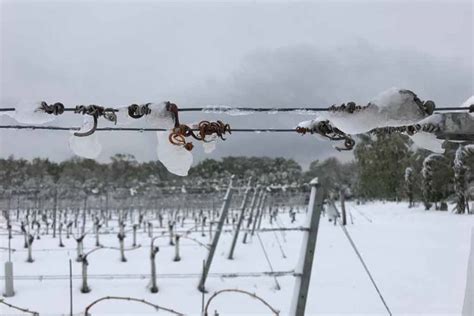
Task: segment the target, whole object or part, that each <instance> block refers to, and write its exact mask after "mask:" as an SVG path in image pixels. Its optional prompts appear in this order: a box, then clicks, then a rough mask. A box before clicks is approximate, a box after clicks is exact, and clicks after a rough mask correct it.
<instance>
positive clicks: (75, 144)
mask: <svg viewBox="0 0 474 316" xmlns="http://www.w3.org/2000/svg"><path fill="white" fill-rule="evenodd" d="M93 125H94V121H93V118H92V116H88V115H86V116H84V122H83V124H82V126H81V129H80V130H79V131H80V132H85V131H88V130H90V129H91V128H92V126H93ZM69 148H71V150H72V151H73V152H74V153H75V154H76V155H78V156H81V157H84V158H89V159H95V158H97V157H98V156H99V154H100V152H101V151H102V145H101V144H100V142H99V136H98V135H97V133H94V134H92V135H89V136H85V137H80V136H74V135H71V137H69Z"/></svg>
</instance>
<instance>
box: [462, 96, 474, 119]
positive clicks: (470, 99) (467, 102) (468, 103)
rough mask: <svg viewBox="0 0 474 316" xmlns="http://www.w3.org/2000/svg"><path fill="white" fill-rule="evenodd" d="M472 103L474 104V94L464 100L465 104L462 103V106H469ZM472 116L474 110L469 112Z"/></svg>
mask: <svg viewBox="0 0 474 316" xmlns="http://www.w3.org/2000/svg"><path fill="white" fill-rule="evenodd" d="M471 104H474V95H473V96H471V97H469V98H468V99H467V100H466V101H464V102H463V104H461V107H463V108H468V107H470V106H471ZM469 114H470V115H471V116H474V112H473V113H469Z"/></svg>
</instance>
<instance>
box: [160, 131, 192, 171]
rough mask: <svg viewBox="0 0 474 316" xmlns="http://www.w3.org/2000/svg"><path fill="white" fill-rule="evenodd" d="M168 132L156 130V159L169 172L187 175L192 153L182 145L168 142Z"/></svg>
mask: <svg viewBox="0 0 474 316" xmlns="http://www.w3.org/2000/svg"><path fill="white" fill-rule="evenodd" d="M169 134H170V132H169V131H166V132H156V135H157V139H158V146H157V153H158V159H159V160H160V161H161V163H162V164H163V165H164V166H165V167H166V169H168V171H169V172H171V173H174V174H176V175H178V176H187V175H188V171H189V169H190V168H191V165H192V163H193V155H192V153H191V152H189V151H187V150H186V149H185V148H184V147H183V146H177V145H174V144H172V143H170V141H169V139H168V137H169Z"/></svg>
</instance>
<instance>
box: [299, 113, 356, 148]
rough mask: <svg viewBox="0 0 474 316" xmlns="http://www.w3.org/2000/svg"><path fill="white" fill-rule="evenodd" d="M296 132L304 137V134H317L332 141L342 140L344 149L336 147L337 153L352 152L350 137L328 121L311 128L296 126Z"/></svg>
mask: <svg viewBox="0 0 474 316" xmlns="http://www.w3.org/2000/svg"><path fill="white" fill-rule="evenodd" d="M296 132H297V133H299V134H301V135H305V134H306V133H309V134H319V135H321V136H323V137H326V138H328V139H330V140H333V141H339V140H343V141H344V147H336V149H337V150H339V151H342V150H352V149H353V148H354V146H355V141H354V140H353V139H352V137H351V136H350V135H347V134H346V133H344V132H343V131H341V130H340V129H338V128H336V127H334V126H332V125H331V124H330V123H329V121H328V120H325V121H320V122H318V123H317V124H315V125H314V126H312V127H311V128H307V127H301V126H298V127H297V128H296Z"/></svg>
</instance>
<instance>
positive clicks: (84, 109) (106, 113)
mask: <svg viewBox="0 0 474 316" xmlns="http://www.w3.org/2000/svg"><path fill="white" fill-rule="evenodd" d="M74 113H79V114H82V115H90V116H92V117H93V118H94V125H93V126H92V128H91V129H90V130H89V131H87V132H75V133H74V136H79V137H84V136H90V135H92V134H94V132H95V130H96V129H97V121H98V118H99V116H103V117H104V118H105V119H106V120H108V121H111V122H114V124H117V115H116V114H115V110H114V109H111V108H104V107H102V106H98V105H93V104H92V105H87V106H86V105H78V106H76V108H75V109H74Z"/></svg>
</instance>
